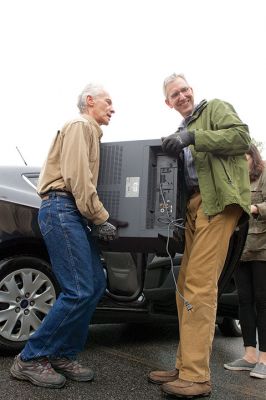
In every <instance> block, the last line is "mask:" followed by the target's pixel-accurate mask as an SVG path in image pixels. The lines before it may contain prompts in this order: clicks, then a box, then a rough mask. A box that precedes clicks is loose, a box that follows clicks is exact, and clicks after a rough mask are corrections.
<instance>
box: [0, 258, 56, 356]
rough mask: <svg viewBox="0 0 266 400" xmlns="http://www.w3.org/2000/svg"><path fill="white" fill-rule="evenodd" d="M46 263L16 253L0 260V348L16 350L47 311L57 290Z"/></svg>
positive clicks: (32, 331) (9, 350) (23, 344)
mask: <svg viewBox="0 0 266 400" xmlns="http://www.w3.org/2000/svg"><path fill="white" fill-rule="evenodd" d="M59 291H60V289H59V285H58V283H57V281H56V279H55V277H54V276H53V274H52V272H51V267H50V265H49V264H48V263H47V262H46V261H44V260H42V259H40V258H38V257H32V256H25V255H17V256H14V257H11V258H7V259H4V260H1V261H0V351H1V353H7V354H16V353H18V352H19V351H20V350H21V349H22V348H23V347H24V346H25V343H26V342H27V340H28V338H29V337H30V336H31V335H32V334H33V333H34V332H35V331H36V329H37V328H38V327H39V325H40V324H41V322H42V320H43V319H44V317H45V316H46V315H47V314H48V312H49V310H50V308H51V307H52V305H53V304H54V302H55V300H56V297H57V295H58V293H59Z"/></svg>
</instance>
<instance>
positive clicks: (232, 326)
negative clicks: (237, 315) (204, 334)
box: [218, 318, 242, 337]
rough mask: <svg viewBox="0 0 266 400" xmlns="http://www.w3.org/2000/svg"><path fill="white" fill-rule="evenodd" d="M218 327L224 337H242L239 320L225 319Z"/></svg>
mask: <svg viewBox="0 0 266 400" xmlns="http://www.w3.org/2000/svg"><path fill="white" fill-rule="evenodd" d="M218 327H219V329H220V331H221V332H222V334H223V335H224V336H233V337H240V336H242V331H241V326H240V322H239V320H238V319H234V318H224V319H223V321H222V322H221V323H219V324H218Z"/></svg>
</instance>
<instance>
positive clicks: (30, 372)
mask: <svg viewBox="0 0 266 400" xmlns="http://www.w3.org/2000/svg"><path fill="white" fill-rule="evenodd" d="M10 372H11V375H12V376H13V377H14V378H17V379H20V380H24V381H30V382H31V383H33V385H37V386H43V387H46V388H61V387H63V386H64V384H65V383H66V378H65V377H64V376H63V375H61V374H58V373H57V372H55V370H54V369H53V368H52V366H51V364H50V363H49V361H48V359H47V358H45V357H42V358H37V359H33V360H29V361H22V360H21V358H20V355H18V356H16V357H15V360H14V363H13V365H12V367H11V369H10Z"/></svg>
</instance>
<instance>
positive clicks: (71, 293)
mask: <svg viewBox="0 0 266 400" xmlns="http://www.w3.org/2000/svg"><path fill="white" fill-rule="evenodd" d="M39 225H40V229H41V232H42V234H43V237H44V240H45V243H46V246H47V249H48V252H49V256H50V260H51V263H52V269H53V273H54V274H55V276H56V278H57V280H58V282H59V284H60V287H61V293H60V295H59V297H58V299H57V300H56V302H55V304H54V305H53V307H52V308H51V310H50V311H49V313H48V315H47V316H46V317H45V318H44V320H43V322H42V324H41V325H40V327H39V328H38V329H37V331H36V332H35V333H34V334H33V335H32V336H31V337H30V339H29V340H28V342H27V344H26V346H25V348H24V349H23V351H22V353H21V357H22V359H23V360H29V359H32V358H38V357H42V356H48V357H49V356H50V357H70V358H75V357H76V355H77V353H78V352H80V351H81V350H82V349H83V348H84V345H85V343H86V339H87V336H88V330H89V322H90V320H91V317H92V314H93V312H94V310H95V308H96V306H97V303H98V302H99V300H100V298H101V297H102V295H103V293H104V290H105V288H106V279H105V275H104V271H103V267H102V264H101V260H100V255H99V251H98V248H97V245H96V243H95V240H94V238H93V237H92V236H91V235H90V232H89V230H88V228H87V227H86V224H85V223H84V219H83V217H82V216H81V214H80V213H79V211H78V209H77V207H76V204H75V202H74V200H73V199H71V198H70V197H63V196H56V195H54V196H53V197H51V198H50V199H48V200H45V201H43V202H42V205H41V208H40V211H39Z"/></svg>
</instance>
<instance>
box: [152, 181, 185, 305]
mask: <svg viewBox="0 0 266 400" xmlns="http://www.w3.org/2000/svg"><path fill="white" fill-rule="evenodd" d="M160 192H161V196H162V200H163V204H164V207H165V210H166V212H167V217H160V218H158V222H161V223H162V224H166V225H167V242H166V252H167V254H168V256H169V259H170V263H171V272H172V276H173V280H174V283H175V288H176V293H177V294H178V296H179V297H180V298H181V299H182V300H183V301H184V304H185V306H186V309H187V311H191V310H192V308H193V306H192V304H190V303H189V301H188V300H186V299H185V297H184V296H183V295H182V294H181V293H180V291H179V290H178V287H177V282H176V278H175V274H174V264H173V257H172V256H171V254H170V251H169V241H170V229H171V228H176V229H186V228H185V226H184V220H183V218H179V219H175V220H173V219H171V216H170V214H169V211H168V207H167V204H166V201H165V198H164V194H163V191H162V187H161V184H160Z"/></svg>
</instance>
